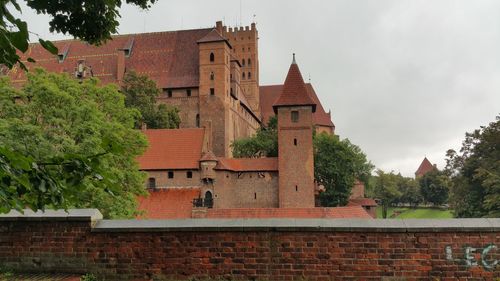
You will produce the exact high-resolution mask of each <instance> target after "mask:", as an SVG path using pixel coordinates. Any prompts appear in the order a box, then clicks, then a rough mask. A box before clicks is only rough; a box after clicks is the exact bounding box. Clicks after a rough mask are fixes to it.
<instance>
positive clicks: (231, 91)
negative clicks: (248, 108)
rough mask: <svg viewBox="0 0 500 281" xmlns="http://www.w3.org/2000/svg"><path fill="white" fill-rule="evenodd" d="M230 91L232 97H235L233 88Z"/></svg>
mask: <svg viewBox="0 0 500 281" xmlns="http://www.w3.org/2000/svg"><path fill="white" fill-rule="evenodd" d="M229 91H230V93H231V95H233V96H234V94H233V88H231V90H229Z"/></svg>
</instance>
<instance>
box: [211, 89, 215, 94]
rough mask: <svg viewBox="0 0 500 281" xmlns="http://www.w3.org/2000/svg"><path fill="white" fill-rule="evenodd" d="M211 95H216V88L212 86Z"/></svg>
mask: <svg viewBox="0 0 500 281" xmlns="http://www.w3.org/2000/svg"><path fill="white" fill-rule="evenodd" d="M210 95H211V96H213V95H215V89H214V88H210Z"/></svg>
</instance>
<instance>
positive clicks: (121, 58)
mask: <svg viewBox="0 0 500 281" xmlns="http://www.w3.org/2000/svg"><path fill="white" fill-rule="evenodd" d="M123 76H125V51H124V50H123V49H118V51H117V59H116V80H118V83H121V82H122V80H123Z"/></svg>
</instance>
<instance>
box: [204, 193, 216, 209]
mask: <svg viewBox="0 0 500 281" xmlns="http://www.w3.org/2000/svg"><path fill="white" fill-rule="evenodd" d="M204 201H205V204H204V205H205V207H207V208H212V207H213V206H214V199H213V197H212V192H210V190H207V192H205V200H204Z"/></svg>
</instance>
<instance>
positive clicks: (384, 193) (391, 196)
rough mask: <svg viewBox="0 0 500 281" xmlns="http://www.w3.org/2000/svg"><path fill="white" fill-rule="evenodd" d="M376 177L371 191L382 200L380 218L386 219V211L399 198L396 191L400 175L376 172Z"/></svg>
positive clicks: (399, 193) (398, 193)
mask: <svg viewBox="0 0 500 281" xmlns="http://www.w3.org/2000/svg"><path fill="white" fill-rule="evenodd" d="M376 173H377V175H376V176H375V177H374V180H373V182H374V183H373V191H374V193H375V196H376V197H377V198H378V199H380V200H382V202H381V203H382V217H383V218H384V219H385V218H387V209H388V208H389V206H390V205H391V204H393V203H395V202H396V201H397V200H398V198H399V197H400V196H401V192H400V191H399V190H398V182H399V181H400V179H401V176H400V175H396V174H394V173H393V172H390V173H385V172H384V171H382V170H377V172H376Z"/></svg>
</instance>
